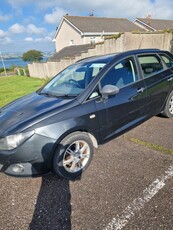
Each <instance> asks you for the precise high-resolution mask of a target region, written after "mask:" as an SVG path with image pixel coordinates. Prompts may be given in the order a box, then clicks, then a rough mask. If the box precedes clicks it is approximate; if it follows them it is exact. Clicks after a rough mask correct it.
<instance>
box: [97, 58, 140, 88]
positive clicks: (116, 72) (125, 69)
mask: <svg viewBox="0 0 173 230" xmlns="http://www.w3.org/2000/svg"><path fill="white" fill-rule="evenodd" d="M137 80H138V76H137V71H136V66H135V63H134V59H133V58H127V59H124V60H122V61H120V62H118V63H116V64H115V66H113V67H112V68H111V69H110V70H109V71H108V72H107V73H106V75H105V76H104V77H103V79H102V80H101V86H102V87H103V86H105V85H115V86H117V87H118V88H122V87H123V86H125V85H128V84H131V83H133V82H135V81H137Z"/></svg>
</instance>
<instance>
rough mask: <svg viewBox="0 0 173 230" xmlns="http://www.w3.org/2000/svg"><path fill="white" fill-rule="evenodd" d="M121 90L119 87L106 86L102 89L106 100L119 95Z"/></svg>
mask: <svg viewBox="0 0 173 230" xmlns="http://www.w3.org/2000/svg"><path fill="white" fill-rule="evenodd" d="M119 91H120V90H119V88H118V87H117V86H114V85H105V86H104V87H103V88H102V89H101V95H102V97H103V98H104V99H106V98H108V97H109V96H111V95H115V94H118V93H119Z"/></svg>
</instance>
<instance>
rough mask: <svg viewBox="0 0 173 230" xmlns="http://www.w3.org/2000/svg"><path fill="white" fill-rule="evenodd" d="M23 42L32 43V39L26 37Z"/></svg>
mask: <svg viewBox="0 0 173 230" xmlns="http://www.w3.org/2000/svg"><path fill="white" fill-rule="evenodd" d="M24 41H26V42H33V41H34V39H33V38H32V37H27V38H25V39H24Z"/></svg>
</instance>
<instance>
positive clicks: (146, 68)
mask: <svg viewBox="0 0 173 230" xmlns="http://www.w3.org/2000/svg"><path fill="white" fill-rule="evenodd" d="M138 60H139V63H140V65H141V68H142V71H143V74H144V77H149V76H151V75H153V74H157V73H158V72H160V71H162V70H163V66H162V63H161V60H160V59H159V58H158V57H157V56H156V55H145V56H144V55H143V56H139V57H138Z"/></svg>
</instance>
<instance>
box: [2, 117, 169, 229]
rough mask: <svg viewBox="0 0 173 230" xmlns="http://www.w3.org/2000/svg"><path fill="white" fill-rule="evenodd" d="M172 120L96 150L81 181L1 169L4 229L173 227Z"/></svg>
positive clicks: (153, 123)
mask: <svg viewBox="0 0 173 230" xmlns="http://www.w3.org/2000/svg"><path fill="white" fill-rule="evenodd" d="M172 184H173V119H164V118H160V117H154V118H152V119H151V120H149V121H147V122H145V123H144V124H142V125H140V126H139V127H137V128H136V129H133V130H132V131H130V132H128V133H126V134H125V135H124V136H121V137H119V138H117V139H115V140H113V141H111V142H109V143H107V144H105V145H103V146H100V148H99V149H98V150H96V154H95V156H94V159H93V161H92V164H91V166H90V167H89V169H88V170H87V171H86V172H85V174H84V175H83V176H82V178H79V180H77V181H75V182H68V181H67V180H63V179H60V178H58V177H57V176H55V175H48V176H44V177H42V178H34V179H32V178H25V179H22V178H12V177H8V176H6V175H3V174H0V204H1V208H0V230H1V229H2V230H6V229H8V230H9V229H16V230H17V229H22V230H25V229H33V230H35V229H45V230H47V229H50V230H54V229H56V230H61V229H65V230H68V229H69V230H70V229H74V230H81V229H87V230H88V229H107V230H108V229H172V226H173V214H172V213H173V196H172V194H173V186H172Z"/></svg>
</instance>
